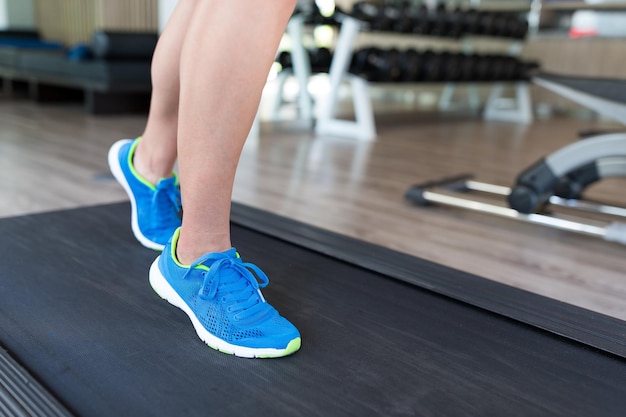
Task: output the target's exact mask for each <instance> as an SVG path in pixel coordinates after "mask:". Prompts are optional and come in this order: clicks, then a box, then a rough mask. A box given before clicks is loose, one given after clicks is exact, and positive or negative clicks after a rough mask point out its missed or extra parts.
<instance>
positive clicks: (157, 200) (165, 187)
mask: <svg viewBox="0 0 626 417" xmlns="http://www.w3.org/2000/svg"><path fill="white" fill-rule="evenodd" d="M152 204H153V206H155V207H157V210H158V211H159V213H171V214H170V215H168V216H165V217H164V218H160V219H158V222H159V224H158V225H159V226H160V228H162V229H168V230H169V229H172V228H175V227H178V226H180V219H181V216H182V202H181V197H180V188H179V187H178V186H176V185H175V184H173V183H172V181H170V180H165V181H163V180H162V181H159V182H158V183H157V185H156V191H155V193H154V194H153V196H152Z"/></svg>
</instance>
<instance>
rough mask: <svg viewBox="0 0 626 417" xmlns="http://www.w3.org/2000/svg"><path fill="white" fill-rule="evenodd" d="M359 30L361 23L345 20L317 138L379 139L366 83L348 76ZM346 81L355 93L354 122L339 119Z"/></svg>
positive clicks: (317, 130) (353, 97)
mask: <svg viewBox="0 0 626 417" xmlns="http://www.w3.org/2000/svg"><path fill="white" fill-rule="evenodd" d="M360 30H361V24H360V23H359V21H358V20H356V19H353V18H350V17H346V18H344V19H343V21H342V25H341V31H340V33H339V37H338V39H337V46H336V47H335V53H334V55H333V61H332V63H331V65H330V70H329V74H328V75H329V79H330V92H329V95H328V98H327V100H326V102H325V103H324V105H323V106H322V108H321V109H320V111H319V116H318V119H317V125H316V128H315V131H316V133H317V134H318V135H332V136H346V137H350V138H355V139H360V140H374V139H375V138H376V126H375V124H374V112H373V109H372V103H371V97H370V96H369V92H368V85H367V81H365V80H363V79H361V78H359V77H356V76H352V75H349V74H348V69H349V65H350V61H351V60H352V54H353V45H354V41H355V39H356V37H357V35H358V34H359V32H360ZM346 80H349V81H350V87H351V91H352V103H353V106H354V115H355V120H354V121H350V120H342V119H339V118H337V104H338V102H339V91H340V88H341V84H342V83H343V82H344V81H346Z"/></svg>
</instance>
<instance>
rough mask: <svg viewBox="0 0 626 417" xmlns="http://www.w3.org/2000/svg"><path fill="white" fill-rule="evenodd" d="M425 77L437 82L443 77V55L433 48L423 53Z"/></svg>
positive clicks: (424, 78)
mask: <svg viewBox="0 0 626 417" xmlns="http://www.w3.org/2000/svg"><path fill="white" fill-rule="evenodd" d="M422 59H423V64H422V68H423V77H422V80H423V81H426V82H435V81H440V80H441V79H442V64H443V62H442V59H441V55H440V54H438V53H436V52H433V51H431V50H426V51H425V52H424V53H423V54H422Z"/></svg>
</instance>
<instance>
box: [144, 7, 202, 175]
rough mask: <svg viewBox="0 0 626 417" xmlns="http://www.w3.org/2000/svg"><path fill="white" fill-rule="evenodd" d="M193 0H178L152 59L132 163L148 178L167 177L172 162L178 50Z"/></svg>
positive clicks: (174, 138)
mask: <svg viewBox="0 0 626 417" xmlns="http://www.w3.org/2000/svg"><path fill="white" fill-rule="evenodd" d="M197 3H198V1H197V0H180V1H179V2H178V4H177V6H176V9H175V10H174V13H173V14H172V16H171V17H170V19H169V21H168V22H167V25H166V26H165V29H164V30H163V33H162V34H161V36H160V37H159V42H158V44H157V47H156V49H155V51H154V56H153V58H152V69H151V72H152V87H153V88H152V99H151V103H150V113H149V115H148V122H147V124H146V128H145V130H144V132H143V135H142V139H141V141H140V142H139V145H138V146H137V150H136V152H135V159H134V165H135V168H136V169H137V171H138V172H139V173H140V174H141V175H142V176H144V177H145V178H146V179H147V180H148V181H150V182H152V183H153V184H156V183H157V182H158V181H159V179H161V178H166V177H169V176H171V174H172V169H173V167H174V163H175V162H176V136H177V131H178V106H179V100H178V97H179V93H180V76H179V71H180V52H181V49H182V45H183V41H184V39H185V34H186V32H187V29H188V27H189V22H190V21H191V17H192V15H193V11H194V9H195V6H196V4H197Z"/></svg>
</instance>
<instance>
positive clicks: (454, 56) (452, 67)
mask: <svg viewBox="0 0 626 417" xmlns="http://www.w3.org/2000/svg"><path fill="white" fill-rule="evenodd" d="M463 59H464V55H463V54H460V53H455V52H444V53H442V54H441V77H440V79H441V80H442V81H459V80H461V77H462V74H463Z"/></svg>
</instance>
